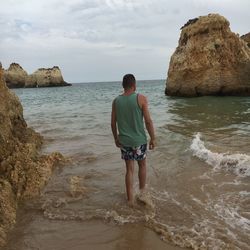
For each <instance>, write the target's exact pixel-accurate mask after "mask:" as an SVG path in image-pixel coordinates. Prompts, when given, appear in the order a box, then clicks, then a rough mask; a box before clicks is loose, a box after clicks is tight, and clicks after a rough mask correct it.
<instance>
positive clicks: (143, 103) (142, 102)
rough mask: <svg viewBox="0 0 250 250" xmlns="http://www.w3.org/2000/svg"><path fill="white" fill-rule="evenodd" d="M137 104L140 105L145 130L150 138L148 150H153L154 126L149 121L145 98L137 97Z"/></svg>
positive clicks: (150, 120)
mask: <svg viewBox="0 0 250 250" xmlns="http://www.w3.org/2000/svg"><path fill="white" fill-rule="evenodd" d="M139 104H140V105H141V108H142V112H143V117H144V121H145V126H146V129H147V131H148V133H149V136H150V142H149V149H154V147H155V132H154V125H153V121H152V119H151V116H150V113H149V109H148V101H147V98H146V97H145V96H143V95H140V96H139Z"/></svg>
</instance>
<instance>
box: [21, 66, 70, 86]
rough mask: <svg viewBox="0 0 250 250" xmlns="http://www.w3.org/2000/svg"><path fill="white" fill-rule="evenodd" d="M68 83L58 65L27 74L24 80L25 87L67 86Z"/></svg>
mask: <svg viewBox="0 0 250 250" xmlns="http://www.w3.org/2000/svg"><path fill="white" fill-rule="evenodd" d="M68 85H70V84H68V83H66V82H65V81H64V80H63V77H62V73H61V70H60V69H59V67H57V66H54V67H53V68H47V69H45V68H41V69H38V70H37V71H35V72H34V73H33V74H31V75H29V76H28V77H27V80H26V84H25V87H26V88H29V87H56V86H68Z"/></svg>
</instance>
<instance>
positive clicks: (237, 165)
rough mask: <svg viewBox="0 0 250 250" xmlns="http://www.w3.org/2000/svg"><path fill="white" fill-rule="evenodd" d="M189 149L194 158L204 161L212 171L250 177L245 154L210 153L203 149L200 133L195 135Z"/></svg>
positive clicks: (248, 158)
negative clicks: (218, 170) (224, 171)
mask: <svg viewBox="0 0 250 250" xmlns="http://www.w3.org/2000/svg"><path fill="white" fill-rule="evenodd" d="M190 149H191V151H192V153H193V155H194V156H196V157H198V158H199V159H200V160H203V161H205V162H206V163H207V164H208V165H210V166H212V167H213V168H214V169H225V170H227V171H230V172H233V173H234V174H236V175H238V176H241V177H246V176H250V156H249V155H247V154H239V153H237V154H229V153H216V152H212V151H211V150H209V149H207V148H206V147H205V144H204V141H202V140H201V134H200V133H197V134H196V135H195V137H194V139H193V141H192V143H191V146H190Z"/></svg>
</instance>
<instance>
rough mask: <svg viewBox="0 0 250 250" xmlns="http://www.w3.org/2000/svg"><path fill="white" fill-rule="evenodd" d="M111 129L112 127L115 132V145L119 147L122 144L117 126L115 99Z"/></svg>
mask: <svg viewBox="0 0 250 250" xmlns="http://www.w3.org/2000/svg"><path fill="white" fill-rule="evenodd" d="M111 129H112V133H113V136H114V140H115V145H116V146H117V147H118V148H119V147H120V146H121V145H120V142H119V139H118V134H117V127H116V113H115V101H113V103H112V112H111Z"/></svg>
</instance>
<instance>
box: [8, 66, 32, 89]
mask: <svg viewBox="0 0 250 250" xmlns="http://www.w3.org/2000/svg"><path fill="white" fill-rule="evenodd" d="M27 76H28V74H27V72H26V71H25V70H24V69H23V68H22V67H21V66H20V65H19V64H18V63H12V64H11V65H10V66H9V68H8V69H7V70H5V71H4V78H5V81H6V84H7V86H8V87H9V88H23V87H24V86H25V81H26V77H27Z"/></svg>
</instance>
